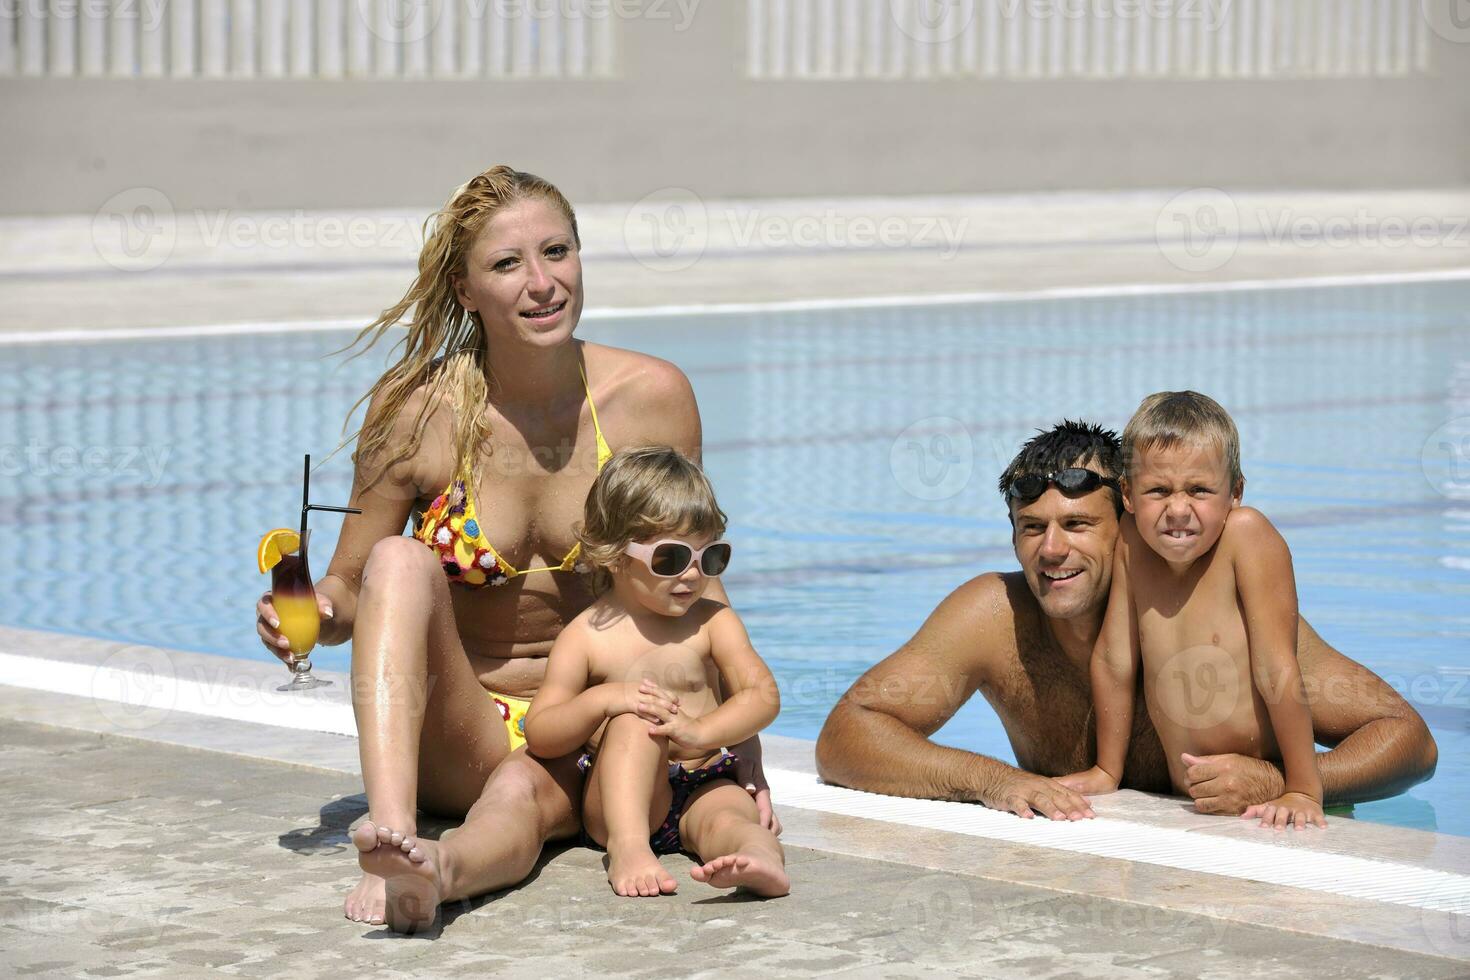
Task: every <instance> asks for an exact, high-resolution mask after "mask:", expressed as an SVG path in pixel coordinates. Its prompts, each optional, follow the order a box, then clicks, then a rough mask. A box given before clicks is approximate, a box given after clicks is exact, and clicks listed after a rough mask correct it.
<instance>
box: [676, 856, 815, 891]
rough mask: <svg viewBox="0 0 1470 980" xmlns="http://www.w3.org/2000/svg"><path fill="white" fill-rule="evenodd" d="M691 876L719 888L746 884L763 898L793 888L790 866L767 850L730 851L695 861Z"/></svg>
mask: <svg viewBox="0 0 1470 980" xmlns="http://www.w3.org/2000/svg"><path fill="white" fill-rule="evenodd" d="M689 876H690V877H691V878H693V879H694V880H695V881H703V882H705V883H706V884H709V885H711V886H713V887H715V888H746V889H749V890H750V891H752V892H754V893H755V894H757V895H759V896H761V897H762V898H775V897H777V896H780V895H786V894H789V893H790V892H791V879H790V878H788V877H786V869H785V868H784V867H782V866H781V863H780V862H779V861H776V860H774V859H772V858H770V857H767V856H765V855H763V854H726V855H724V856H723V857H717V858H715V859H714V860H713V861H706V862H705V863H704V864H700V865H695V867H694V868H693V869H692V870H691V871H690V872H689Z"/></svg>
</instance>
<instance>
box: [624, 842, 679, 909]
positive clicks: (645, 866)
mask: <svg viewBox="0 0 1470 980" xmlns="http://www.w3.org/2000/svg"><path fill="white" fill-rule="evenodd" d="M640 845H641V846H640ZM607 881H608V884H610V885H612V888H613V891H615V892H617V893H618V894H619V895H622V896H624V897H626V898H652V897H655V896H658V895H672V894H673V893H674V890H675V889H677V888H678V887H679V883H678V882H677V881H675V880H674V876H673V875H671V874H669V873H668V872H667V871H665V870H664V866H663V865H662V864H659V863H658V858H656V857H654V854H653V851H652V850H651V849H650V848H649V846H648V844H647V843H646V842H642V841H640V842H639V843H638V844H636V845H634V844H630V845H628V846H627V847H613V846H612V845H611V844H609V845H608V849H607Z"/></svg>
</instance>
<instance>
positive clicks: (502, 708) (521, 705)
mask: <svg viewBox="0 0 1470 980" xmlns="http://www.w3.org/2000/svg"><path fill="white" fill-rule="evenodd" d="M485 693H486V694H488V695H489V696H490V700H491V701H493V702H495V708H496V710H497V711H499V712H500V717H501V719H502V720H504V722H505V733H506V734H507V735H509V736H510V750H511V751H512V752H514V751H515V750H516V749H518V748H520V747H521V746H522V745H525V744H526V712H527V711H530V710H531V702H530V701H529V700H526V699H524V698H513V697H511V696H510V695H509V694H498V693H496V692H495V691H486V692H485Z"/></svg>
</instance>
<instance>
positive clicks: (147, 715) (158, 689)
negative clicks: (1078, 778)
mask: <svg viewBox="0 0 1470 980" xmlns="http://www.w3.org/2000/svg"><path fill="white" fill-rule="evenodd" d="M327 676H329V677H332V679H334V680H335V681H336V683H335V685H334V686H333V687H330V688H325V689H320V690H319V691H317V692H312V694H310V695H295V696H286V695H281V694H277V693H275V691H274V687H275V685H277V684H278V683H280V682H281V681H282V679H283V677H284V673H283V672H282V671H280V670H279V668H278V667H275V666H273V665H271V664H266V663H257V662H253V661H244V660H235V659H231V658H223V657H211V656H206V655H202V654H194V653H187V652H182V651H170V650H161V649H157V648H149V647H140V646H137V645H131V644H121V643H114V642H109V641H102V640H92V639H86V638H81V637H70V636H60V635H56V634H48V633H39V632H35V631H28V630H16V629H10V628H0V733H3V741H0V744H3V745H4V747H5V748H4V749H3V750H0V758H3V759H4V767H5V772H6V783H7V785H8V786H10V787H12V793H13V794H14V798H15V802H16V806H15V808H14V817H13V820H14V821H15V822H16V823H17V824H18V827H17V830H18V831H19V833H20V834H21V835H22V836H23V837H24V838H25V839H27V840H28V841H30V842H32V844H33V845H38V846H32V847H30V848H27V849H18V850H16V851H14V852H13V853H12V854H11V855H9V856H8V857H7V859H6V861H5V862H4V872H3V877H4V884H3V885H0V902H4V904H5V907H7V908H8V909H9V910H10V911H11V915H10V916H9V917H7V918H6V920H4V922H3V923H0V929H3V931H4V933H5V936H4V939H3V941H0V950H3V952H0V964H3V965H5V966H7V967H8V968H9V972H11V973H12V974H17V975H18V974H20V973H21V972H35V971H40V972H46V973H56V974H67V975H122V974H124V973H125V974H127V975H134V974H135V973H136V975H180V976H182V975H193V974H194V973H195V972H197V971H198V970H199V969H201V968H202V967H204V966H206V964H212V965H214V966H215V967H216V968H218V969H220V970H223V971H225V972H229V973H240V974H247V975H260V974H268V973H273V972H280V971H285V970H290V971H291V972H293V973H295V972H297V971H300V972H301V974H302V975H304V976H312V975H316V974H317V973H319V972H320V973H325V972H328V971H333V972H337V973H339V974H340V972H341V971H342V970H344V969H346V970H348V971H351V972H357V971H358V970H361V969H365V968H366V967H367V966H368V965H370V964H371V965H373V967H374V968H375V969H378V968H383V969H387V970H388V971H390V973H391V972H393V971H404V972H419V971H427V970H432V971H435V972H440V971H445V970H448V969H455V968H460V967H480V968H487V967H488V968H490V969H492V970H493V971H494V972H495V973H496V974H497V975H499V974H501V973H509V974H511V975H516V974H517V972H518V971H520V972H525V973H526V974H527V975H531V974H536V975H546V974H547V973H553V974H555V973H564V974H570V975H583V974H591V973H607V972H616V973H627V974H630V975H643V974H647V975H654V974H664V973H669V972H684V971H691V972H692V971H696V970H698V969H705V970H709V971H712V972H713V971H718V970H728V969H733V968H747V969H756V970H762V971H765V972H769V973H773V974H776V975H782V976H785V975H797V976H817V975H837V974H841V973H843V972H847V973H849V974H850V975H855V976H856V975H891V976H910V975H912V976H918V975H926V976H927V975H939V976H945V975H956V976H1000V975H1002V974H1004V975H1016V974H1017V973H1024V974H1026V975H1035V976H1043V977H1045V976H1083V977H1089V976H1097V977H1104V976H1106V977H1117V976H1128V977H1173V976H1179V977H1196V976H1204V977H1212V976H1219V977H1226V976H1233V975H1239V974H1242V973H1245V972H1247V971H1251V972H1255V971H1259V970H1261V969H1263V968H1264V969H1271V968H1273V967H1275V968H1278V969H1288V970H1291V971H1292V972H1294V973H1308V974H1310V975H1312V976H1321V977H1371V976H1395V977H1398V976H1414V977H1455V976H1464V975H1467V974H1470V915H1467V914H1465V913H1467V912H1470V840H1467V839H1464V838H1458V837H1450V836H1446V835H1440V834H1431V833H1425V832H1422V831H1413V830H1403V829H1399V828H1393V827H1385V826H1378V825H1373V824H1364V823H1358V822H1356V821H1353V820H1347V819H1334V820H1332V825H1331V828H1330V830H1329V831H1328V832H1327V833H1325V834H1324V833H1308V834H1295V833H1286V834H1273V833H1272V832H1270V831H1262V830H1260V829H1259V828H1255V827H1254V826H1252V825H1250V824H1247V823H1246V822H1244V821H1238V820H1232V819H1227V818H1210V817H1202V816H1199V815H1197V814H1194V813H1192V812H1190V811H1189V810H1188V808H1187V807H1186V806H1185V805H1184V804H1183V803H1182V802H1181V801H1177V800H1170V799H1164V798H1155V797H1149V796H1146V795H1144V794H1138V793H1129V792H1125V793H1119V794H1115V795H1114V796H1110V797H1104V798H1099V800H1098V801H1097V804H1096V806H1097V810H1098V812H1099V819H1098V820H1096V821H1088V822H1085V823H1084V824H1075V825H1069V824H1055V825H1054V824H1050V823H1048V822H1046V821H1040V820H1037V821H1029V822H1028V821H1021V820H1019V819H1018V818H1014V817H1010V816H1008V815H1005V814H998V813H994V812H992V811H988V810H984V809H983V808H981V807H975V806H967V805H964V804H944V803H932V802H928V801H907V800H896V799H893V798H887V797H878V796H873V795H872V794H865V793H855V792H852V791H848V790H842V789H838V788H835V787H826V786H821V785H819V784H818V783H817V781H816V779H815V777H814V775H813V773H814V767H813V763H812V758H811V743H809V742H804V741H801V740H797V739H786V738H780V737H771V738H769V739H768V742H769V744H768V749H767V752H768V758H767V767H768V769H769V770H770V776H771V780H772V783H773V786H774V795H775V798H776V802H777V806H778V807H779V812H780V814H781V817H782V820H783V822H784V823H785V825H786V828H787V829H786V833H785V835H784V839H785V842H786V845H787V847H788V849H789V850H790V861H791V873H792V876H793V882H794V890H793V895H792V896H791V897H790V898H787V899H782V900H779V901H777V902H768V903H759V902H747V901H745V900H744V899H741V898H730V897H725V896H720V895H717V894H715V893H712V892H708V891H705V890H703V888H702V886H699V885H697V884H696V883H694V882H692V881H690V880H688V878H687V869H688V866H689V862H688V861H687V860H686V859H684V858H682V857H671V858H666V859H665V860H666V863H667V865H668V867H669V868H670V869H671V870H674V871H675V873H676V876H678V877H679V878H680V880H681V887H680V890H679V893H678V895H677V896H675V897H672V898H669V899H666V900H650V901H646V902H640V901H633V900H619V899H616V898H615V897H613V896H612V895H611V894H610V893H609V892H608V890H607V888H606V885H605V881H604V878H603V877H602V874H601V864H600V860H601V856H600V854H598V853H597V852H594V851H590V850H586V849H582V848H568V849H557V850H554V851H553V852H552V853H550V854H549V856H548V858H547V860H546V861H545V862H544V863H543V865H542V867H541V868H540V869H539V871H538V873H537V874H536V876H535V877H533V879H532V880H531V881H529V882H528V883H527V884H526V885H524V886H523V887H521V888H518V889H514V890H511V891H509V892H506V893H501V894H497V895H494V896H490V897H489V898H486V899H482V900H478V901H475V902H470V903H464V904H463V905H461V906H455V907H453V908H450V909H448V910H447V911H446V913H445V914H444V916H443V917H442V919H441V922H440V924H439V926H438V927H437V928H436V930H435V931H434V932H433V933H431V936H430V939H431V941H428V942H426V941H424V940H422V939H395V940H393V941H391V942H388V943H383V942H380V941H379V940H384V939H389V938H390V937H389V935H388V934H386V933H384V932H383V931H382V930H381V929H374V928H370V927H363V926H354V925H353V924H352V923H348V922H346V921H345V920H343V919H341V918H340V908H339V906H340V898H341V895H342V894H343V893H344V891H345V889H346V888H347V887H349V886H350V884H351V881H352V879H353V876H354V868H355V862H354V861H353V860H352V855H351V851H350V844H349V843H348V841H347V836H346V835H347V831H348V828H349V827H350V826H351V825H352V824H353V822H354V821H356V820H357V819H359V818H360V817H361V816H362V815H363V813H364V812H365V803H364V800H363V797H362V795H361V782H360V779H359V778H358V776H357V757H356V742H355V740H354V739H352V738H351V737H349V736H345V735H342V734H335V733H333V732H335V731H337V730H338V729H340V727H341V724H342V718H343V715H342V709H343V708H344V707H345V706H346V705H347V699H348V693H349V692H348V686H347V685H348V683H349V679H348V678H346V677H345V676H343V675H327ZM347 717H348V718H349V719H350V714H348V715H347ZM252 719H259V720H252ZM260 720H265V721H268V722H270V723H269V724H262V723H261V721H260ZM318 728H321V729H327V731H325V732H324V731H316V730H313V729H318ZM929 808H940V814H939V815H940V820H939V821H938V822H937V826H925V824H926V822H927V823H929V824H935V823H936V821H935V820H934V819H933V817H934V814H933V813H932V812H929ZM436 828H440V829H442V827H441V825H436V824H432V823H426V825H425V828H424V829H425V831H426V832H427V833H430V834H433V833H434V832H435V830H436ZM955 830H958V831H959V832H954V831H955ZM977 838H979V839H977ZM1179 839H1183V840H1186V841H1187V842H1188V851H1187V854H1188V853H1195V854H1198V855H1200V856H1202V857H1204V858H1207V859H1208V860H1209V861H1211V862H1219V864H1220V865H1221V867H1220V868H1219V869H1218V870H1220V871H1222V872H1223V874H1216V873H1205V872H1202V871H1200V870H1189V869H1188V868H1187V867H1181V866H1180V865H1181V863H1183V864H1184V865H1188V863H1189V862H1188V860H1187V854H1186V860H1185V861H1183V862H1181V861H1180V860H1179V855H1178V854H1177V853H1175V854H1173V855H1171V854H1170V846H1169V844H1170V841H1171V840H1179ZM1110 842H1112V843H1113V844H1118V843H1121V845H1122V847H1123V848H1124V855H1125V856H1119V855H1118V854H1117V853H1113V855H1112V856H1109V848H1110ZM1113 850H1114V852H1116V848H1114V849H1113ZM1252 851H1257V852H1263V853H1264V854H1265V855H1266V857H1267V858H1268V861H1267V863H1265V864H1261V863H1259V862H1257V863H1255V864H1252V862H1251V852H1252ZM1160 861H1162V862H1164V863H1158V862H1160ZM1365 870H1366V871H1367V877H1366V879H1365V878H1364V875H1363V874H1362V872H1363V871H1365ZM1281 871H1285V872H1288V873H1290V874H1291V875H1294V876H1295V877H1293V878H1291V879H1290V880H1293V881H1295V882H1296V884H1294V885H1283V884H1280V883H1279V881H1280V880H1284V879H1281V878H1280V876H1279V874H1278V872H1281ZM1242 875H1244V876H1242ZM1252 875H1255V876H1258V877H1257V878H1252V877H1251V876H1252ZM1273 881H1275V882H1277V883H1271V882H1273ZM1365 889H1367V890H1366V891H1365ZM1365 894H1372V895H1374V896H1375V897H1372V898H1368V897H1363V896H1364V895H1365ZM507 931H509V933H510V934H511V935H514V937H515V947H514V951H513V953H512V951H511V950H509V949H507V948H506V946H505V944H504V937H505V935H506V934H507ZM695 954H697V955H698V956H699V957H700V959H697V960H696V959H690V957H691V956H693V955H695ZM109 971H121V972H109Z"/></svg>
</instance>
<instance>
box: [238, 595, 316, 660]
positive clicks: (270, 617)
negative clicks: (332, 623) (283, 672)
mask: <svg viewBox="0 0 1470 980" xmlns="http://www.w3.org/2000/svg"><path fill="white" fill-rule="evenodd" d="M316 611H317V615H319V616H321V618H322V620H323V621H324V622H325V621H328V620H330V619H331V618H332V600H330V599H328V598H327V597H326V596H324V595H322V594H321V593H320V592H318V593H317V594H316ZM280 628H281V620H280V618H279V617H278V616H277V615H276V607H275V606H274V605H272V604H271V594H270V593H269V592H267V593H266V594H265V595H263V596H261V597H260V598H259V599H258V600H256V603H255V632H256V633H257V634H259V636H260V642H262V643H264V644H265V647H266V649H267V650H269V651H270V652H271V653H274V654H275V655H276V656H277V657H278V658H279V659H280V661H281V662H282V663H283V664H285V665H286V666H288V667H289V666H291V663H292V662H293V661H294V660H296V659H297V657H296V654H294V653H292V652H291V644H290V642H289V641H288V640H287V639H286V638H285V637H284V636H282V635H281V633H280Z"/></svg>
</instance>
